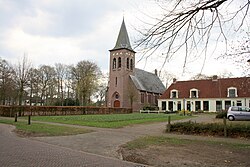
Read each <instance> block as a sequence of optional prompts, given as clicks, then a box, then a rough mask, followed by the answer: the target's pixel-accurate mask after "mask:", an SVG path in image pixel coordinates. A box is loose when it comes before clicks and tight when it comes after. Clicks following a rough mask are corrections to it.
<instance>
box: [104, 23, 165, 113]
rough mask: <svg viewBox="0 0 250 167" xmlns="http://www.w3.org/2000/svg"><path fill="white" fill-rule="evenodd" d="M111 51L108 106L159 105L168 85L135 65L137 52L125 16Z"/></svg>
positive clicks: (136, 109) (136, 108)
mask: <svg viewBox="0 0 250 167" xmlns="http://www.w3.org/2000/svg"><path fill="white" fill-rule="evenodd" d="M109 51H110V62H109V83H108V88H107V95H106V103H107V104H106V105H107V107H115V108H132V110H133V111H139V110H141V109H143V107H156V106H157V101H158V98H159V97H160V96H161V95H162V93H163V92H164V91H165V86H164V85H163V84H162V82H161V80H160V79H159V77H158V76H157V70H155V73H150V72H147V71H144V70H141V69H138V68H135V54H136V52H135V51H134V50H133V48H132V47H131V45H130V40H129V36H128V32H127V29H126V26H125V22H124V19H123V21H122V25H121V28H120V32H119V34H118V38H117V41H116V44H115V47H114V48H113V49H111V50H109Z"/></svg>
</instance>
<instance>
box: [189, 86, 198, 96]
mask: <svg viewBox="0 0 250 167" xmlns="http://www.w3.org/2000/svg"><path fill="white" fill-rule="evenodd" d="M192 92H196V97H192ZM189 98H199V90H198V89H196V88H193V89H190V92H189Z"/></svg>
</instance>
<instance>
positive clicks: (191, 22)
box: [137, 0, 250, 69]
mask: <svg viewBox="0 0 250 167" xmlns="http://www.w3.org/2000/svg"><path fill="white" fill-rule="evenodd" d="M156 3H158V4H159V7H160V9H161V10H162V12H163V14H162V15H161V16H159V17H157V18H152V16H149V18H151V19H153V20H152V22H151V23H145V26H146V29H145V30H141V31H140V33H141V34H142V38H141V40H139V41H138V43H137V46H141V47H142V48H143V50H144V54H143V56H142V58H146V59H147V58H148V57H149V56H151V55H152V54H153V53H155V52H156V51H157V53H158V54H161V56H162V57H163V58H164V60H165V61H164V63H163V65H164V64H165V63H166V61H168V60H170V59H171V58H172V57H173V56H174V55H175V54H176V53H177V52H183V51H184V52H185V54H184V55H185V56H184V57H183V69H185V66H186V63H187V61H188V59H190V58H192V57H193V58H194V57H195V56H196V55H197V54H199V55H201V54H203V55H205V56H204V57H203V60H204V61H203V65H202V68H203V66H204V64H205V62H206V57H207V55H206V54H207V51H208V49H209V50H210V51H211V50H213V49H215V48H216V45H215V46H214V47H212V46H213V45H212V43H214V42H217V43H218V42H219V41H224V46H225V47H224V48H225V52H226V51H227V40H228V37H229V36H232V35H234V36H235V33H238V32H240V30H241V29H244V26H246V27H247V26H248V25H247V24H249V22H248V21H249V5H250V1H249V0H193V1H189V0H157V2H156ZM152 23H153V24H152ZM230 32H231V34H230ZM208 46H210V47H208ZM222 48H223V47H222ZM222 48H220V49H222ZM196 59H197V57H196Z"/></svg>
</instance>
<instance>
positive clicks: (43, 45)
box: [0, 0, 240, 79]
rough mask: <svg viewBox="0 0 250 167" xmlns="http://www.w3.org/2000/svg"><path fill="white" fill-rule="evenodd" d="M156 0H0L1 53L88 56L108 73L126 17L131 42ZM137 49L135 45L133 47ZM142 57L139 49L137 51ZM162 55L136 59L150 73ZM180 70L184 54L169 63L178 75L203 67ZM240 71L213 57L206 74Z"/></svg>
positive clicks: (69, 58) (50, 60) (41, 60)
mask: <svg viewBox="0 0 250 167" xmlns="http://www.w3.org/2000/svg"><path fill="white" fill-rule="evenodd" d="M153 3H154V2H153V1H152V0H136V1H135V0H0V32H1V33H0V57H1V58H2V59H6V60H7V61H8V62H11V63H13V64H14V63H16V62H17V61H18V60H20V59H21V58H22V56H23V55H24V54H25V55H26V56H27V57H28V59H29V60H30V61H31V62H32V64H33V66H35V67H38V66H39V65H44V64H46V65H54V64H55V63H63V64H76V63H77V62H79V61H81V60H90V61H93V62H95V63H97V64H98V66H99V67H100V68H101V70H102V71H103V72H108V66H109V64H108V63H109V50H110V49H112V48H113V47H114V45H115V42H116V39H117V36H118V33H119V29H120V26H121V23H122V19H123V16H124V18H125V23H126V26H127V30H128V33H129V37H130V41H131V44H133V43H134V42H135V40H136V39H137V37H138V32H137V31H136V30H135V28H141V26H142V22H140V21H139V20H143V19H144V17H145V15H144V14H143V13H148V12H149V11H153V10H157V9H156V6H154V5H153ZM135 51H136V50H135ZM137 55H138V57H140V53H137ZM161 63H162V60H160V59H156V58H155V57H152V58H150V59H148V61H147V63H146V65H145V61H140V62H139V63H137V64H136V66H137V67H138V68H142V69H144V70H147V71H150V72H152V71H153V70H154V69H155V68H158V69H159V68H160V67H161V65H160V64H161ZM196 64H197V65H195V66H194V65H190V66H188V67H187V70H186V71H187V72H188V73H186V74H184V75H183V74H182V69H181V67H182V65H183V57H182V55H179V56H177V58H176V59H175V60H172V61H170V62H169V63H167V64H166V66H165V67H164V69H163V70H166V71H170V72H171V73H173V74H174V75H176V76H177V78H179V79H182V78H183V79H184V78H185V79H186V78H187V74H188V75H194V74H196V73H198V72H200V68H201V66H200V64H201V63H200V62H196ZM223 72H232V73H233V74H234V75H235V76H239V74H240V72H239V71H238V70H236V69H232V68H231V65H230V64H227V63H225V62H224V63H222V62H218V61H214V57H209V58H208V60H207V63H206V65H205V67H204V73H206V74H207V75H213V74H218V75H219V74H221V73H223Z"/></svg>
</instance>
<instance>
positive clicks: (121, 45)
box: [112, 19, 135, 52]
mask: <svg viewBox="0 0 250 167" xmlns="http://www.w3.org/2000/svg"><path fill="white" fill-rule="evenodd" d="M118 49H128V50H130V51H133V52H135V51H134V50H133V49H132V47H131V45H130V41H129V37H128V32H127V29H126V25H125V22H124V19H123V20H122V25H121V28H120V32H119V35H118V38H117V41H116V44H115V47H114V48H113V49H112V50H118Z"/></svg>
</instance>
